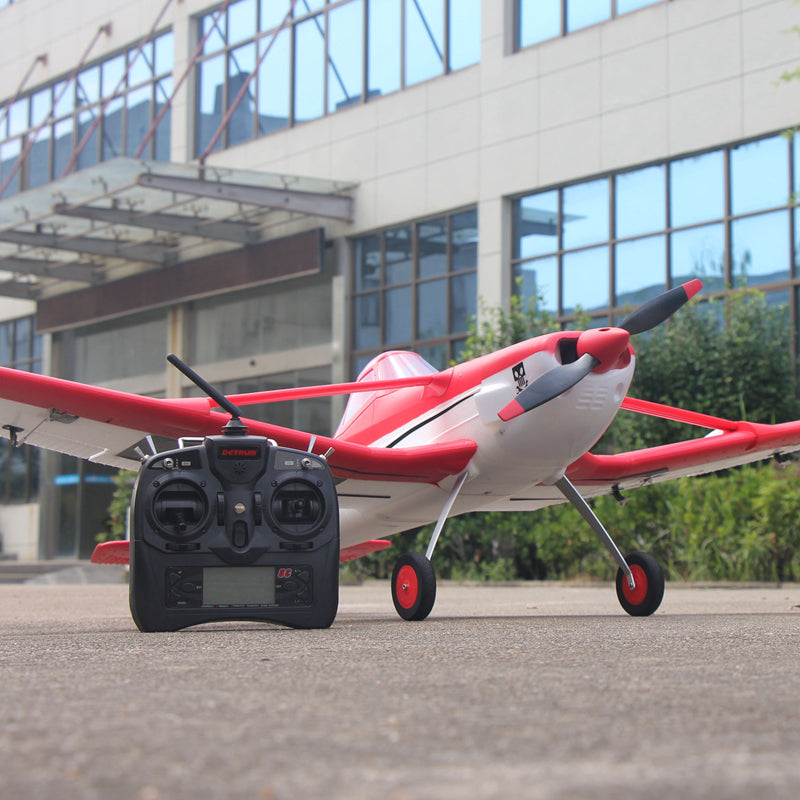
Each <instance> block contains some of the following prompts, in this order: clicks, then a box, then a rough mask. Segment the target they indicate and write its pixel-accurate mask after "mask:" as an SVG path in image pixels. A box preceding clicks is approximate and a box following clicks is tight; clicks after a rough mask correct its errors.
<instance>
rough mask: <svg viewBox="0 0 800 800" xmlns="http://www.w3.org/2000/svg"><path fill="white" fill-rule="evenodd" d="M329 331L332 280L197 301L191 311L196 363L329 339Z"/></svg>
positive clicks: (312, 343)
mask: <svg viewBox="0 0 800 800" xmlns="http://www.w3.org/2000/svg"><path fill="white" fill-rule="evenodd" d="M330 333H331V286H330V283H329V282H324V281H323V282H316V283H314V284H313V285H309V286H305V287H302V288H286V289H278V288H271V289H269V290H264V291H263V292H261V293H256V292H248V293H245V294H242V295H238V294H237V295H234V296H232V297H231V296H227V297H226V298H225V299H224V300H223V299H214V298H212V299H209V300H204V301H198V302H197V303H195V306H194V309H193V311H192V314H191V324H190V341H191V342H192V343H193V347H194V352H193V354H192V358H193V361H194V362H195V363H216V362H218V361H225V360H228V359H232V358H241V357H243V356H251V355H259V354H263V353H280V352H283V351H290V350H295V349H297V348H299V347H310V346H313V345H318V344H325V343H327V342H330Z"/></svg>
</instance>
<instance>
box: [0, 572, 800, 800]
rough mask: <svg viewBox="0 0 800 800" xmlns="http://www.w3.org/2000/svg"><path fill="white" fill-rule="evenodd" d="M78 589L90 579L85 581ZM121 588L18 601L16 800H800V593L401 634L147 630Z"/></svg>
mask: <svg viewBox="0 0 800 800" xmlns="http://www.w3.org/2000/svg"><path fill="white" fill-rule="evenodd" d="M73 577H74V576H73ZM123 577H124V576H123V574H122V573H121V572H119V571H117V572H116V573H115V572H113V571H112V572H107V573H106V575H105V576H104V580H107V581H109V582H106V583H94V582H91V581H80V582H79V581H73V582H72V583H59V582H50V583H46V582H40V583H37V584H27V585H22V584H17V585H7V586H0V681H2V683H0V686H2V688H1V689H0V719H1V720H2V727H1V729H0V797H2V798H3V800H16V798H20V799H21V798H25V800H34V799H35V798H47V799H48V800H58V799H59V798H81V800H84V799H85V800H91V799H92V798H115V800H117V799H119V800H128V798H130V799H131V800H161V798H201V799H203V798H232V799H236V800H238V798H248V799H250V798H252V800H284V799H285V800H289V798H291V799H292V800H296V799H297V798H348V799H350V798H353V799H354V800H359V799H360V798H379V799H380V800H406V799H408V800H412V798H413V799H414V800H417V799H418V798H423V799H424V798H432V799H434V800H439V799H440V798H470V799H473V798H498V799H499V798H504V800H506V798H570V799H571V798H601V797H603V798H605V797H625V798H626V800H629V799H630V798H634V799H635V798H648V799H650V800H652V798H659V799H660V798H673V797H675V798H678V797H680V798H748V800H751V799H752V798H753V797H758V798H769V799H770V800H772V798H787V799H788V798H792V800H794V799H795V798H797V797H798V796H800V669H798V658H799V657H800V647H798V645H800V586H799V585H788V586H781V587H775V586H755V587H746V588H734V587H715V588H703V587H686V586H680V585H670V584H668V585H667V593H666V596H665V599H664V603H663V604H662V607H661V609H659V611H658V612H656V614H655V615H654V616H652V617H649V618H644V619H634V618H631V617H628V616H627V615H625V614H624V612H622V610H621V609H620V608H619V606H618V604H617V600H616V596H615V593H614V589H613V586H610V585H591V586H580V585H570V584H558V583H553V584H514V585H502V586H485V585H479V586H478V585H465V584H448V583H444V584H443V585H441V586H440V588H439V597H438V599H437V604H436V606H435V608H434V610H433V613H432V615H431V617H430V618H429V619H427V620H426V621H424V622H421V623H406V622H402V621H401V620H400V619H399V618H398V617H397V616H396V615H395V612H394V609H393V608H392V605H391V599H390V597H389V587H388V584H386V583H381V582H372V583H368V584H365V585H363V586H343V587H342V588H341V602H340V607H339V614H338V616H337V619H336V621H335V622H334V624H333V626H332V627H331V628H330V629H328V630H312V631H298V630H291V629H288V628H281V627H277V626H271V625H258V624H241V623H224V624H216V625H204V626H199V627H197V628H193V629H188V630H184V631H180V632H177V633H158V634H142V633H139V631H138V630H137V629H136V628H135V626H134V624H133V622H132V620H131V617H130V614H129V612H128V607H127V587H126V585H125V584H124V582H123Z"/></svg>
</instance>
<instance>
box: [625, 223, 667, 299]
mask: <svg viewBox="0 0 800 800" xmlns="http://www.w3.org/2000/svg"><path fill="white" fill-rule="evenodd" d="M666 247H667V242H666V237H665V236H647V237H645V238H643V239H632V240H630V241H627V242H621V243H620V244H618V245H617V246H616V253H615V256H614V266H615V269H614V288H615V293H616V305H617V306H618V307H620V308H622V307H624V306H626V305H630V306H638V305H639V304H640V303H643V302H644V301H645V300H649V299H650V298H651V297H655V296H656V295H657V294H661V292H663V291H664V289H665V288H666V280H667V275H666V270H665V269H664V268H663V267H664V264H665V263H666V252H667V250H666ZM659 266H661V267H662V269H661V271H660V272H659V269H658V267H659Z"/></svg>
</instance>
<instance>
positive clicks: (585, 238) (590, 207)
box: [562, 178, 608, 249]
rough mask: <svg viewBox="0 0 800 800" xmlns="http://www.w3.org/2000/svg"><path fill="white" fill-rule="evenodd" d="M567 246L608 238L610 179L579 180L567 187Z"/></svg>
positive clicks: (565, 238) (565, 234)
mask: <svg viewBox="0 0 800 800" xmlns="http://www.w3.org/2000/svg"><path fill="white" fill-rule="evenodd" d="M563 194H564V199H563V204H564V208H563V215H562V220H563V224H564V248H565V249H568V248H573V247H583V246H584V245H589V244H597V242H603V241H606V240H607V239H608V181H607V180H606V179H605V178H604V179H603V180H600V181H590V182H588V183H576V184H574V185H573V186H567V187H566V188H565V189H564V193H563Z"/></svg>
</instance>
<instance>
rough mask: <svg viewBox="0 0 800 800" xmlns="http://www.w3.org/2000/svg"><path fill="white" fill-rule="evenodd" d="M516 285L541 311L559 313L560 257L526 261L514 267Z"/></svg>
mask: <svg viewBox="0 0 800 800" xmlns="http://www.w3.org/2000/svg"><path fill="white" fill-rule="evenodd" d="M514 285H515V288H516V287H517V286H518V287H519V291H520V293H521V294H522V296H523V297H526V298H528V299H529V300H532V301H533V302H534V305H535V307H536V308H538V309H539V310H541V311H549V312H550V313H551V314H558V258H557V257H556V256H549V257H547V258H537V259H534V260H532V261H525V262H523V263H522V264H518V265H516V266H515V268H514Z"/></svg>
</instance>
